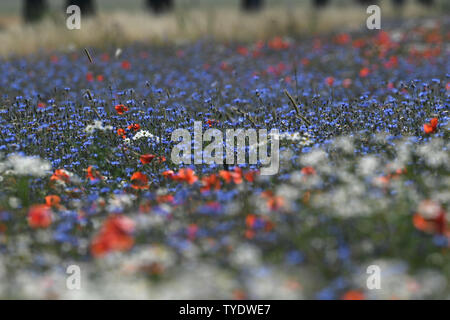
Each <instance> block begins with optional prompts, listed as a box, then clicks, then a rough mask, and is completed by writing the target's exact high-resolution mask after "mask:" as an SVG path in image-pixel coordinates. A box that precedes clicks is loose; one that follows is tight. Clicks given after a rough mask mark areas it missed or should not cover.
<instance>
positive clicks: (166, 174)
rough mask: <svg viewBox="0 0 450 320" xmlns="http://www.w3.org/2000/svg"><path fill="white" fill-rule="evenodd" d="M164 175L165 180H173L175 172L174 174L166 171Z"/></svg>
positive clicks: (171, 171)
mask: <svg viewBox="0 0 450 320" xmlns="http://www.w3.org/2000/svg"><path fill="white" fill-rule="evenodd" d="M162 175H163V177H164V178H173V176H174V175H175V172H173V170H166V171H164V172H163V173H162Z"/></svg>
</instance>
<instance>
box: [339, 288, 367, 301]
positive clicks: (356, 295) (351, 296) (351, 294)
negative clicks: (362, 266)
mask: <svg viewBox="0 0 450 320" xmlns="http://www.w3.org/2000/svg"><path fill="white" fill-rule="evenodd" d="M365 298H366V297H365V296H364V294H363V293H362V292H361V291H359V290H349V291H347V292H346V293H344V295H343V296H342V300H364V299H365Z"/></svg>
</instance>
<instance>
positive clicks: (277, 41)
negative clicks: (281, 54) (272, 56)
mask: <svg viewBox="0 0 450 320" xmlns="http://www.w3.org/2000/svg"><path fill="white" fill-rule="evenodd" d="M268 45H269V48H271V49H274V50H283V49H287V48H289V42H287V41H284V40H283V38H281V37H275V38H273V39H272V40H270V41H269V43H268Z"/></svg>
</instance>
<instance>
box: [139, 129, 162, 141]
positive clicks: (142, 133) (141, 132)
mask: <svg viewBox="0 0 450 320" xmlns="http://www.w3.org/2000/svg"><path fill="white" fill-rule="evenodd" d="M141 138H150V139H153V140H155V141H156V142H157V143H159V137H157V136H155V135H154V134H152V133H151V132H149V131H147V130H139V131H138V133H136V134H135V135H134V137H133V140H134V141H136V140H138V139H141Z"/></svg>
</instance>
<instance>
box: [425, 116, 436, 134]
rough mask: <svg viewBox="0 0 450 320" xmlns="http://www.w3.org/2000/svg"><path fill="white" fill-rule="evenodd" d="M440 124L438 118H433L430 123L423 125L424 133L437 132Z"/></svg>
mask: <svg viewBox="0 0 450 320" xmlns="http://www.w3.org/2000/svg"><path fill="white" fill-rule="evenodd" d="M438 123H439V121H438V119H437V118H432V119H431V120H430V123H425V124H424V125H423V131H425V133H426V134H429V133H434V132H436V129H437V125H438Z"/></svg>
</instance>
